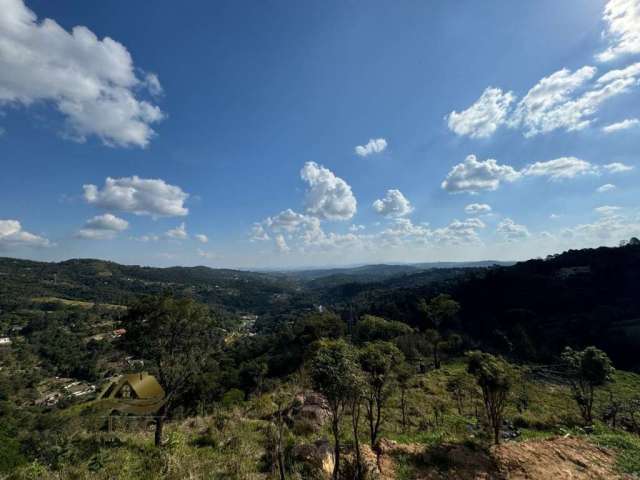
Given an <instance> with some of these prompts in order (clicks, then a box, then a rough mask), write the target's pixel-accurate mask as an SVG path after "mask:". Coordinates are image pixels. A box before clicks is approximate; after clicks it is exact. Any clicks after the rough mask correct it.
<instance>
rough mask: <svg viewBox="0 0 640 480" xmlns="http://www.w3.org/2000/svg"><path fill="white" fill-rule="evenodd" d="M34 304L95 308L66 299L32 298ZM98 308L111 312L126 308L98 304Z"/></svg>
mask: <svg viewBox="0 0 640 480" xmlns="http://www.w3.org/2000/svg"><path fill="white" fill-rule="evenodd" d="M31 300H32V301H34V302H36V303H60V304H62V305H65V306H67V307H77V308H85V309H90V308H93V307H94V306H95V303H94V302H83V301H81V300H69V299H66V298H59V297H34V298H32V299H31ZM99 305H100V307H104V308H107V309H111V310H126V308H127V307H125V306H124V305H115V304H112V303H100V304H99Z"/></svg>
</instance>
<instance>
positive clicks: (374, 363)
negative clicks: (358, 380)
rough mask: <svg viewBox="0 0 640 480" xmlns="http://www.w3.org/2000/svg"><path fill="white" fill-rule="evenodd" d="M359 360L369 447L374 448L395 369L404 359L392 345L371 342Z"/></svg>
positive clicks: (362, 351)
mask: <svg viewBox="0 0 640 480" xmlns="http://www.w3.org/2000/svg"><path fill="white" fill-rule="evenodd" d="M359 360H360V366H361V368H362V371H363V372H364V379H365V384H366V391H365V413H366V417H367V420H368V422H369V436H370V439H371V446H372V447H374V446H375V445H376V440H377V439H378V434H379V432H380V425H381V423H382V410H383V408H384V406H385V404H386V402H387V400H388V398H389V396H390V394H391V384H392V381H393V380H394V376H395V368H396V367H397V366H398V365H400V364H401V363H402V362H403V360H404V358H403V355H402V352H400V350H398V347H396V346H395V345H394V344H393V343H389V342H373V343H368V344H367V345H365V346H364V347H363V348H362V350H361V351H360V354H359Z"/></svg>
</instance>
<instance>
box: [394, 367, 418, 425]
mask: <svg viewBox="0 0 640 480" xmlns="http://www.w3.org/2000/svg"><path fill="white" fill-rule="evenodd" d="M414 374H415V370H414V369H413V367H412V366H411V365H409V364H408V363H407V362H402V363H401V364H400V365H399V366H398V367H397V369H396V378H397V380H398V388H400V413H401V414H402V431H403V432H406V430H407V392H408V391H409V388H410V387H411V382H412V380H413V377H414Z"/></svg>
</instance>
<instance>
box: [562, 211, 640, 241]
mask: <svg viewBox="0 0 640 480" xmlns="http://www.w3.org/2000/svg"><path fill="white" fill-rule="evenodd" d="M596 213H597V214H598V217H597V219H596V220H595V221H593V222H591V223H584V224H580V225H576V226H574V227H569V228H566V229H564V230H563V231H562V236H563V238H564V239H565V240H568V241H569V242H571V245H572V246H573V247H574V248H575V247H576V246H581V245H584V246H594V245H617V244H618V243H619V242H620V240H626V239H628V238H630V237H633V236H637V235H638V231H640V223H639V222H638V218H637V217H636V218H634V217H631V216H626V215H622V214H620V213H619V209H615V208H613V209H602V207H600V211H598V210H596Z"/></svg>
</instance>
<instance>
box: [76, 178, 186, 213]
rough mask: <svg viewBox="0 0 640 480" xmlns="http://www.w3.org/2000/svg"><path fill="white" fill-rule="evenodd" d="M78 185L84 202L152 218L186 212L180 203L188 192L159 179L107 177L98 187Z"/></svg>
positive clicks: (182, 202) (184, 199)
mask: <svg viewBox="0 0 640 480" xmlns="http://www.w3.org/2000/svg"><path fill="white" fill-rule="evenodd" d="M82 188H83V189H84V198H85V200H86V201H87V202H88V203H90V204H91V205H95V206H97V207H100V208H104V209H108V210H119V211H122V212H129V213H133V214H135V215H151V216H153V217H172V216H184V215H187V214H188V213H189V210H188V209H187V208H186V207H185V206H184V202H185V201H186V200H187V198H188V197H189V194H187V193H185V192H183V191H182V189H181V188H180V187H178V186H174V185H169V184H168V183H166V182H165V181H164V180H161V179H146V178H139V177H138V176H133V177H123V178H111V177H107V179H106V180H105V184H104V187H103V188H102V189H99V188H98V187H97V186H96V185H92V184H88V185H83V187H82Z"/></svg>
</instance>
